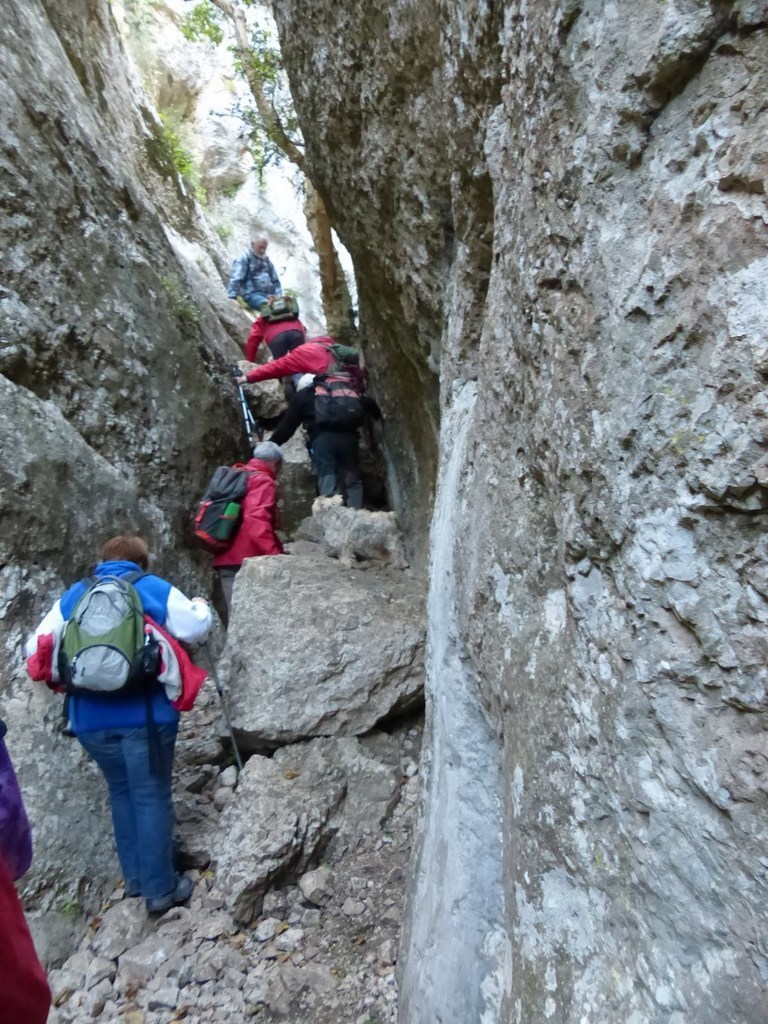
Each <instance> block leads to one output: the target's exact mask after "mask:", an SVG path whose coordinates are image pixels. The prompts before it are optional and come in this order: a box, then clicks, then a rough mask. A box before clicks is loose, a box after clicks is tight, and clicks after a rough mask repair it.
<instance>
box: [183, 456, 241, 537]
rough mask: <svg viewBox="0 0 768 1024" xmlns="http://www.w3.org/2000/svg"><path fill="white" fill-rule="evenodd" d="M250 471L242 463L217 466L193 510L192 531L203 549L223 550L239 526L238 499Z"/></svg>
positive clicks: (239, 510) (239, 503)
mask: <svg viewBox="0 0 768 1024" xmlns="http://www.w3.org/2000/svg"><path fill="white" fill-rule="evenodd" d="M252 472H253V470H248V469H246V468H245V466H240V465H235V466H219V467H218V468H217V469H215V470H214V473H213V476H212V477H211V479H210V481H209V482H208V486H207V488H206V490H205V494H204V495H203V496H202V498H201V499H200V501H199V502H198V504H197V508H196V510H195V526H194V534H195V539H196V540H197V542H198V543H199V544H200V545H201V546H202V547H204V548H205V549H206V550H207V551H212V552H214V554H219V553H220V552H222V551H226V550H227V548H228V547H230V546H231V544H232V542H233V540H234V539H235V534H236V533H237V529H238V527H239V525H240V516H241V514H242V511H243V508H242V501H243V498H244V497H245V494H246V491H247V490H248V477H249V476H250V475H251V473H252Z"/></svg>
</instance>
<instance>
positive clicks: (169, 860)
mask: <svg viewBox="0 0 768 1024" xmlns="http://www.w3.org/2000/svg"><path fill="white" fill-rule="evenodd" d="M101 558H102V560H101V562H100V563H99V564H98V565H97V566H96V569H95V572H94V576H95V577H96V578H99V577H107V576H111V577H122V576H128V577H129V581H130V582H132V583H133V586H134V588H135V590H136V592H137V593H138V595H139V598H140V599H141V604H142V607H143V610H144V613H145V615H148V616H151V617H152V619H154V621H155V622H156V623H157V624H158V625H159V626H161V627H162V628H163V629H165V630H166V632H168V633H170V634H171V636H174V637H176V639H177V640H182V641H186V642H189V643H194V642H197V641H202V640H204V639H205V637H206V636H207V634H208V630H209V629H210V625H211V611H210V608H209V606H208V603H207V601H205V600H204V598H202V597H194V598H192V599H191V600H190V599H189V598H187V597H185V596H184V594H182V593H181V591H180V590H177V589H176V587H174V586H172V585H171V584H170V583H169V582H168V581H167V580H164V579H162V578H161V577H159V576H155V575H153V574H152V573H148V572H147V569H148V566H149V552H148V548H147V545H146V542H145V541H144V540H143V539H142V538H141V537H136V536H133V535H131V534H122V535H120V536H117V537H112V538H111V540H108V541H107V543H106V544H105V545H104V547H103V549H102V552H101ZM139 573H143V575H138V576H137V575H136V574H139ZM131 574H134V575H133V576H131ZM87 588H88V582H87V581H85V580H81V581H79V582H78V583H75V584H74V585H73V586H71V587H70V588H69V589H68V590H67V591H66V592H65V593H64V594H63V595H62V597H61V598H60V599H59V600H58V601H56V603H55V604H54V606H53V608H51V610H50V611H49V612H48V614H47V615H46V616H45V618H44V619H43V621H42V622H41V623H40V625H39V626H38V628H37V630H36V631H35V635H34V636H33V637H32V638H31V639H30V641H29V642H28V644H27V656H28V658H29V657H32V656H34V655H35V653H36V652H37V651H38V646H40V647H42V646H44V640H45V644H50V643H51V634H52V635H53V642H54V643H57V642H58V640H60V639H61V637H62V635H63V632H64V627H65V624H66V622H67V620H68V619H69V618H70V616H71V615H72V613H73V611H74V609H75V606H76V605H77V602H78V601H79V599H80V598H81V597H82V595H83V594H84V593H85V591H86V590H87ZM152 720H153V721H152ZM69 723H70V729H71V730H72V732H73V733H74V734H75V736H77V738H78V740H79V741H80V743H81V744H82V746H83V747H84V748H85V750H86V751H87V752H88V753H89V754H90V756H91V757H92V758H93V759H94V761H95V762H96V763H97V764H98V766H99V768H100V769H101V771H102V773H103V775H104V778H105V780H106V782H107V786H108V788H109V802H110V807H111V811H112V825H113V829H114V833H115V842H116V845H117V854H118V858H119V860H120V866H121V868H122V872H123V878H124V879H125V894H126V896H143V897H144V899H145V901H146V907H147V911H148V912H149V913H163V912H165V911H166V910H169V909H170V908H171V907H172V906H176V905H178V904H180V903H184V902H186V900H188V899H189V897H190V896H191V895H192V889H193V883H192V881H191V879H189V878H188V877H186V876H184V875H179V874H178V873H177V872H176V868H175V865H174V855H173V801H172V796H171V776H172V770H173V753H174V747H175V743H176V733H177V731H178V727H179V712H178V711H177V710H176V709H175V708H174V707H173V705H172V704H171V702H170V701H169V699H168V697H167V696H166V692H165V690H164V688H163V687H162V686H160V685H158V686H157V687H156V688H155V689H154V690H153V692H152V694H151V700H150V701H148V698H147V696H146V694H145V692H143V691H138V692H137V691H136V690H134V691H130V690H129V691H121V692H119V693H114V694H110V693H94V692H92V691H84V692H81V693H77V694H73V695H72V696H70V698H69ZM150 723H152V724H151V725H150ZM151 746H152V748H153V751H154V754H155V755H156V756H155V757H154V758H152V759H151V758H150V747H151ZM151 760H152V764H150V761H151Z"/></svg>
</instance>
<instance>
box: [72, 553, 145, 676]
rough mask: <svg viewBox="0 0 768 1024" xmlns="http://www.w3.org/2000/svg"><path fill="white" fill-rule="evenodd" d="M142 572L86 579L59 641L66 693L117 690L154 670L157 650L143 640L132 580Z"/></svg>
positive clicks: (140, 612) (141, 614)
mask: <svg viewBox="0 0 768 1024" xmlns="http://www.w3.org/2000/svg"><path fill="white" fill-rule="evenodd" d="M144 575H146V573H143V572H134V573H128V574H126V575H125V576H101V577H98V578H96V579H93V580H89V581H87V582H88V589H87V590H86V591H85V593H84V594H83V596H82V597H81V598H80V599H79V600H78V602H77V604H76V605H75V607H74V610H73V612H72V615H71V617H70V618H69V620H68V621H67V623H66V625H65V627H64V633H63V636H62V639H61V644H60V647H59V662H58V665H59V677H60V679H61V681H62V683H64V685H65V686H66V688H67V692H68V693H70V694H76V693H81V692H83V691H88V692H91V693H118V692H120V691H124V690H126V689H133V688H136V687H139V686H142V685H143V684H144V683H145V682H147V681H148V680H149V679H150V678H152V677H153V676H154V675H156V668H157V665H156V650H155V649H153V645H152V644H147V643H145V637H144V609H143V607H142V604H141V598H140V597H139V594H138V593H137V591H136V588H135V587H134V586H133V584H134V583H135V582H136V580H138V579H140V578H141V577H142V576H144ZM153 658H154V659H155V661H154V663H152V664H151V662H152V660H153Z"/></svg>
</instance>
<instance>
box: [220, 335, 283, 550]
mask: <svg viewBox="0 0 768 1024" xmlns="http://www.w3.org/2000/svg"><path fill="white" fill-rule="evenodd" d="M289 354H292V353H289ZM277 361H278V362H279V360H277ZM267 365H272V364H267ZM245 468H246V469H247V470H250V471H251V472H250V474H249V476H248V490H247V491H246V493H245V498H244V499H243V518H242V522H241V523H240V529H239V530H238V531H237V533H236V534H235V539H234V541H233V542H232V545H231V546H230V547H228V548H227V550H226V551H222V552H221V554H220V555H216V557H215V558H214V559H213V562H212V563H211V564H212V565H213V566H214V567H217V566H224V565H226V566H240V565H242V564H243V559H244V558H253V557H254V556H255V555H282V554H283V545H282V544H281V543H280V538H279V537H278V536H277V534H276V533H275V522H276V516H277V484H276V483H275V477H276V476H277V473H278V470H279V464H278V463H276V462H271V461H270V462H263V461H262V460H261V459H251V460H250V462H246V464H245Z"/></svg>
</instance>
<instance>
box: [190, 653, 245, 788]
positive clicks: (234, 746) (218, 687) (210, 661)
mask: <svg viewBox="0 0 768 1024" xmlns="http://www.w3.org/2000/svg"><path fill="white" fill-rule="evenodd" d="M200 646H201V647H203V648H204V649H205V657H206V658H207V660H208V664H209V665H210V667H211V675H212V676H213V682H214V685H215V686H216V693H218V695H219V700H220V701H221V709H222V711H223V712H224V721H225V722H226V723H227V729H229V738H230V739H231V740H232V750H233V752H234V755H235V764H236V765H237V774H238V775H239V774H240V772H241V771H242V770H243V759H242V758H241V757H240V751H239V750H238V749H237V741H236V740H235V734H234V731H233V729H232V721H231V719H230V717H229V711H228V710H227V705H226V702H225V700H224V691H223V690H222V688H221V680H220V679H219V673H218V672H217V671H216V666H215V665H214V663H213V657H212V655H211V649H210V648H209V646H208V641H207V640H206V641H205V643H202V644H200Z"/></svg>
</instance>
